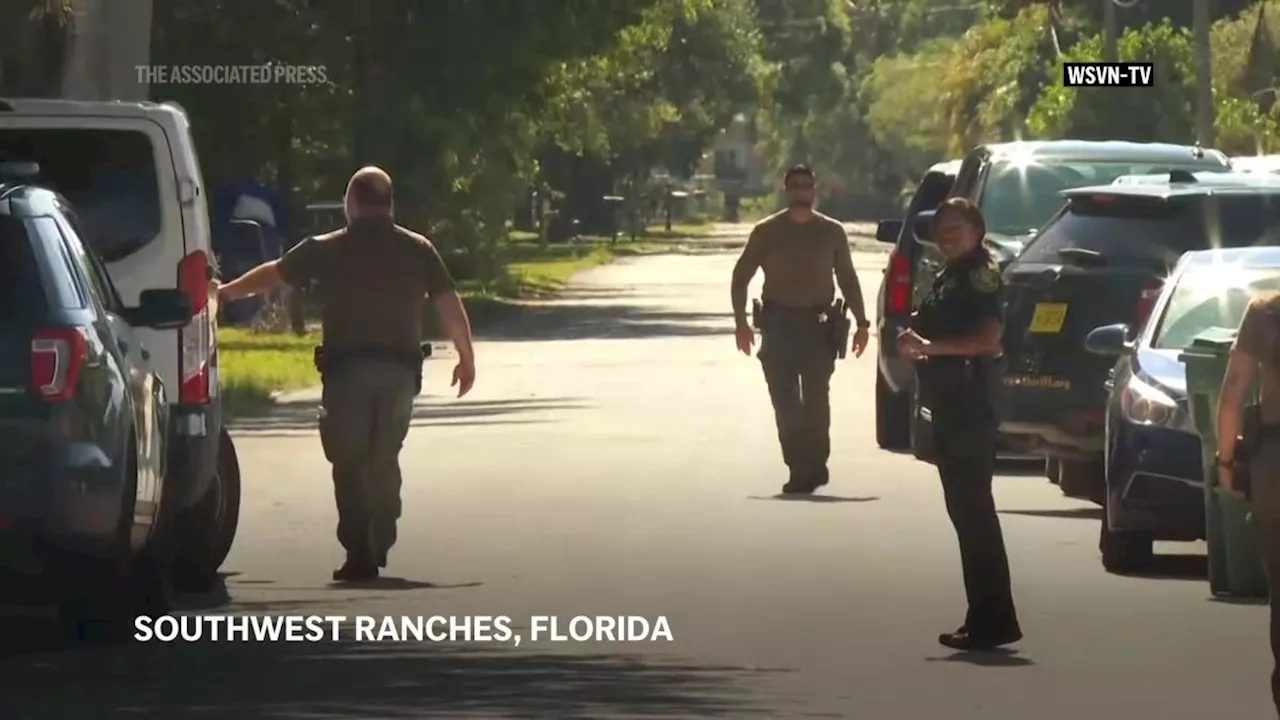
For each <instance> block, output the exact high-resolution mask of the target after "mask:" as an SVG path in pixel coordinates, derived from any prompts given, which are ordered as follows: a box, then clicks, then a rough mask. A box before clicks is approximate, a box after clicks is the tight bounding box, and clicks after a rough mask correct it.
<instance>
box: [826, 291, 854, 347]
mask: <svg viewBox="0 0 1280 720" xmlns="http://www.w3.org/2000/svg"><path fill="white" fill-rule="evenodd" d="M824 314H825V315H826V322H827V345H828V350H829V351H830V352H831V358H832V359H833V360H835V359H840V360H843V359H844V357H845V355H846V354H847V353H848V352H849V328H850V326H851V325H852V323H850V322H849V308H847V307H845V304H844V300H836V301H835V302H834V303H832V305H831V307H830V309H828V310H827V311H826V312H825V313H824Z"/></svg>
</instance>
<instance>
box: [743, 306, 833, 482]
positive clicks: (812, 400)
mask: <svg viewBox="0 0 1280 720" xmlns="http://www.w3.org/2000/svg"><path fill="white" fill-rule="evenodd" d="M759 357H760V366H761V368H762V369H763V370H764V378H765V382H766V383H767V384H768V386H769V399H770V401H771V402H772V403H773V414H774V419H775V421H776V422H777V426H778V442H779V443H780V444H781V445H782V459H783V462H785V463H786V464H787V467H789V468H791V470H792V472H793V473H812V472H821V471H823V470H824V469H825V468H826V466H827V459H828V458H829V457H830V455H831V374H832V373H833V372H834V371H835V359H834V358H832V357H831V351H830V350H829V348H828V345H827V329H826V326H825V325H824V324H822V323H821V322H818V320H817V313H816V312H812V311H809V312H780V313H776V314H773V315H771V316H769V317H767V318H766V319H765V321H764V322H763V323H762V327H761V339H760V355H759Z"/></svg>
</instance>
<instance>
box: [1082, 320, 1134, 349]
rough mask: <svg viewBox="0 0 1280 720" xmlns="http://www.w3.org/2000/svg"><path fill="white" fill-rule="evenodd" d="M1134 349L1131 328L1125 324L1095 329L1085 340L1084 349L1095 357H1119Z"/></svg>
mask: <svg viewBox="0 0 1280 720" xmlns="http://www.w3.org/2000/svg"><path fill="white" fill-rule="evenodd" d="M1132 348H1133V343H1132V342H1130V340H1129V326H1128V325H1127V324H1125V323H1116V324H1115V325H1103V326H1102V327H1099V328H1094V329H1093V330H1092V331H1091V332H1090V333H1089V334H1088V335H1086V336H1085V338H1084V349H1085V350H1088V351H1089V352H1091V353H1093V354H1094V355H1104V356H1109V357H1119V356H1121V355H1124V354H1125V353H1127V352H1129V350H1131V349H1132Z"/></svg>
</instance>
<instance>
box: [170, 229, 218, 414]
mask: <svg viewBox="0 0 1280 720" xmlns="http://www.w3.org/2000/svg"><path fill="white" fill-rule="evenodd" d="M178 289H179V290H181V291H182V292H184V293H186V295H187V299H188V300H189V301H190V302H191V309H192V311H193V312H194V315H193V316H192V318H191V322H189V323H187V324H186V326H185V327H183V328H182V330H181V331H179V333H178V334H179V338H178V365H179V367H180V368H181V371H182V379H181V385H180V386H179V388H178V401H179V402H180V403H182V404H184V405H190V404H203V403H207V402H209V364H210V356H211V354H212V352H213V348H212V347H211V346H212V340H213V338H212V334H213V324H212V319H211V318H210V317H209V258H208V256H206V255H205V254H204V253H203V252H200V251H196V252H193V253H191V254H190V255H188V256H186V257H184V258H183V259H182V262H180V263H178Z"/></svg>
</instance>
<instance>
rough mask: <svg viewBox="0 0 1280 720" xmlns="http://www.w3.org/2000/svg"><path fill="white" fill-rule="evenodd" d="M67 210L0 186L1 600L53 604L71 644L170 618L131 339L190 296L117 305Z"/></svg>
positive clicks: (163, 539)
mask: <svg viewBox="0 0 1280 720" xmlns="http://www.w3.org/2000/svg"><path fill="white" fill-rule="evenodd" d="M68 212H69V208H68V205H67V202H66V200H65V199H64V198H62V197H60V196H58V195H57V194H56V193H53V192H51V191H50V190H48V189H44V188H40V187H37V186H33V185H29V184H23V183H20V182H18V183H14V182H11V181H10V182H6V181H4V180H3V179H0V541H2V545H0V547H3V548H4V551H3V553H0V574H3V575H4V576H5V580H4V581H2V582H0V603H3V604H25V603H28V602H31V601H46V600H52V601H53V602H54V603H55V604H56V605H57V606H58V607H59V609H60V616H61V617H62V619H64V620H65V621H67V624H68V626H69V629H70V630H72V632H73V633H75V634H76V635H80V634H81V633H84V632H89V631H90V630H94V631H97V630H101V629H105V630H109V631H111V634H112V635H113V636H122V635H121V634H120V633H121V632H122V631H131V628H132V622H133V617H134V615H135V614H138V613H145V614H151V615H155V614H163V613H167V612H169V604H168V599H169V595H168V592H167V586H168V580H169V578H168V576H167V573H168V570H167V566H166V564H165V563H164V562H163V561H162V560H161V559H160V558H163V557H164V553H165V551H166V550H167V548H166V547H164V546H165V544H166V543H168V542H170V541H171V539H172V537H171V535H170V534H169V533H168V531H169V530H171V529H172V523H171V520H172V513H173V510H174V509H175V508H174V507H173V493H172V489H171V488H170V487H169V485H168V483H167V482H166V470H167V460H168V452H169V440H170V433H169V415H170V406H169V403H168V400H167V398H166V394H165V391H164V381H163V380H162V379H161V378H160V376H159V375H158V374H157V373H156V372H155V370H154V369H153V368H152V367H151V357H152V356H151V354H150V351H149V350H148V348H147V347H146V345H145V344H144V343H143V341H142V339H141V333H140V332H139V331H138V330H139V329H140V328H150V329H165V328H179V327H182V326H184V325H186V324H187V323H188V322H189V321H190V320H191V314H192V313H191V304H190V301H189V300H188V298H187V296H186V295H185V294H183V293H182V292H181V291H179V290H177V289H173V288H157V289H148V290H144V291H143V292H142V293H141V294H140V299H139V302H138V303H137V304H136V305H133V306H127V305H125V304H124V303H123V302H122V301H121V299H120V295H119V294H118V293H117V292H116V289H115V287H114V285H113V283H112V281H111V278H110V275H109V273H108V272H107V271H106V268H105V266H104V264H103V263H102V261H101V259H100V258H98V257H97V255H96V254H95V253H94V252H93V251H92V249H90V248H88V247H87V246H86V244H85V243H84V242H82V240H81V239H80V237H79V234H78V233H77V232H76V231H75V229H74V228H73V226H72V223H71V221H70V219H69V215H68Z"/></svg>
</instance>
